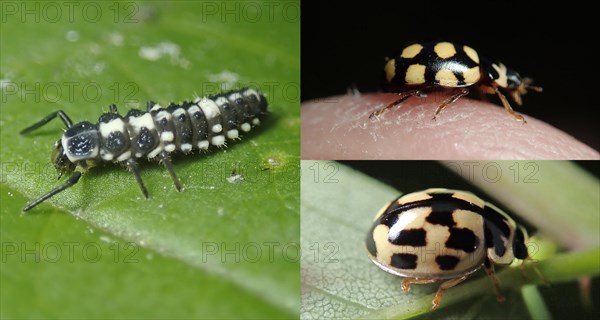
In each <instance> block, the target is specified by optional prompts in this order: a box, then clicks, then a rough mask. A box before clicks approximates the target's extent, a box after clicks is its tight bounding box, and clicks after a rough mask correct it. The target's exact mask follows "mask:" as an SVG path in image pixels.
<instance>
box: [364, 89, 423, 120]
mask: <svg viewBox="0 0 600 320" xmlns="http://www.w3.org/2000/svg"><path fill="white" fill-rule="evenodd" d="M423 90H425V89H418V90H409V91H405V92H402V93H398V96H399V98H398V99H396V100H395V101H394V102H392V103H390V104H388V105H387V106H385V107H383V108H381V109H378V110H376V111H374V112H373V113H371V115H370V116H369V119H371V120H373V119H375V118H377V117H379V116H380V115H382V114H383V113H384V112H385V111H386V110H388V109H390V108H393V107H395V106H397V105H399V104H401V103H402V102H404V101H405V100H406V99H408V98H410V97H413V96H419V95H422V94H423V93H424V92H423Z"/></svg>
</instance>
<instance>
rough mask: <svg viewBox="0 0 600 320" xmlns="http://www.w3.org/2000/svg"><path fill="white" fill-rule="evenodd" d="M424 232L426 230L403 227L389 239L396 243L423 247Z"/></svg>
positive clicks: (424, 243)
mask: <svg viewBox="0 0 600 320" xmlns="http://www.w3.org/2000/svg"><path fill="white" fill-rule="evenodd" d="M426 234H427V232H426V231H425V230H424V229H405V230H402V231H400V233H399V234H398V236H397V237H395V238H393V239H392V238H390V239H389V241H390V242H391V243H393V244H396V245H402V246H413V247H424V246H425V245H427V241H426V240H425V235H426ZM391 236H392V235H391V234H390V237H391Z"/></svg>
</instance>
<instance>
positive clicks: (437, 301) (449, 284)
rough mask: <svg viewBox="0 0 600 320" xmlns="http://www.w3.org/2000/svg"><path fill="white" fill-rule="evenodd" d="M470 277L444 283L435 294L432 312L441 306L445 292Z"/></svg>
mask: <svg viewBox="0 0 600 320" xmlns="http://www.w3.org/2000/svg"><path fill="white" fill-rule="evenodd" d="M468 277H469V275H468V274H467V275H464V276H462V277H460V278H455V279H451V280H448V281H446V282H444V283H442V284H441V285H440V287H439V288H438V291H437V293H436V294H435V298H433V301H431V303H432V304H433V306H432V307H431V310H435V309H437V307H438V306H439V305H440V300H442V296H443V295H444V291H446V290H448V289H450V288H452V287H454V286H455V285H457V284H459V283H461V282H463V281H465V280H466V279H467V278H468Z"/></svg>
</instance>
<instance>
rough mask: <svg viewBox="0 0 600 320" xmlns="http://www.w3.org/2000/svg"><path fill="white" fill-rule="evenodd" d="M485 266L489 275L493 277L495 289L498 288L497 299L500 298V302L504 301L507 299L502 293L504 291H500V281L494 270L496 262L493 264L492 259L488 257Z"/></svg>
mask: <svg viewBox="0 0 600 320" xmlns="http://www.w3.org/2000/svg"><path fill="white" fill-rule="evenodd" d="M483 267H484V269H485V272H486V273H487V275H488V276H489V277H490V279H492V283H493V284H494V289H496V300H498V302H500V303H502V302H504V301H505V300H506V298H504V295H502V291H500V282H499V281H498V278H497V277H496V271H495V270H494V264H492V262H491V261H490V259H488V258H486V259H485V261H484V263H483Z"/></svg>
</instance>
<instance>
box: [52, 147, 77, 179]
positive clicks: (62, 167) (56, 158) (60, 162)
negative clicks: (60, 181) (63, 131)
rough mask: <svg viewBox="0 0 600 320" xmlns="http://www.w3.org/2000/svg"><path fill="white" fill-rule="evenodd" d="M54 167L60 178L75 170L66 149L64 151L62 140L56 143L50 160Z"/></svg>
mask: <svg viewBox="0 0 600 320" xmlns="http://www.w3.org/2000/svg"><path fill="white" fill-rule="evenodd" d="M50 160H51V161H52V163H53V164H54V167H55V168H56V170H57V171H58V177H59V178H60V177H62V175H63V174H65V173H68V172H71V171H73V170H75V164H74V163H73V162H71V161H70V160H69V158H68V157H67V154H66V153H65V149H63V146H62V144H61V143H60V140H58V141H56V144H55V145H54V149H53V150H52V156H51V158H50Z"/></svg>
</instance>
